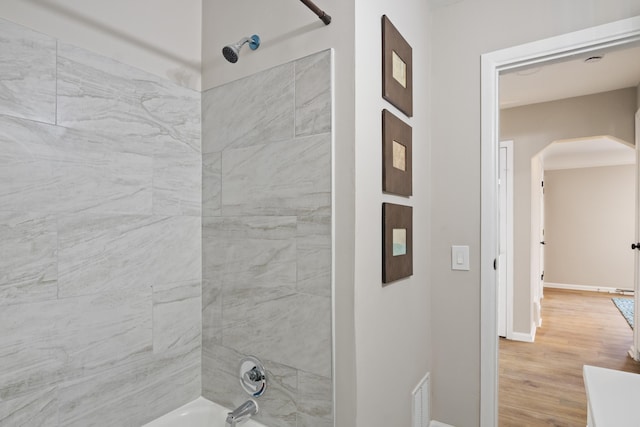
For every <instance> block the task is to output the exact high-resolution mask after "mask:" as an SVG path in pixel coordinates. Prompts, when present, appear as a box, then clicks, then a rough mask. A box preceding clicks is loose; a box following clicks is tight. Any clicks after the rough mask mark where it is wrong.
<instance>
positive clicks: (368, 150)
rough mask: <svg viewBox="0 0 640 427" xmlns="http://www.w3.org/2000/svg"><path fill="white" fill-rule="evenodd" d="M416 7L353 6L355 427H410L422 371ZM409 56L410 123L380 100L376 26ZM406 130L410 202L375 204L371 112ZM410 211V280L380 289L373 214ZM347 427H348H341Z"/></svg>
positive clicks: (423, 117) (426, 363)
mask: <svg viewBox="0 0 640 427" xmlns="http://www.w3.org/2000/svg"><path fill="white" fill-rule="evenodd" d="M425 3H426V2H424V1H422V0H404V1H398V2H389V1H383V0H375V1H373V0H359V1H356V21H355V23H356V28H357V32H356V73H355V79H356V109H355V110H356V163H355V166H356V234H355V241H356V247H355V249H356V251H355V253H356V257H355V268H356V270H355V308H356V319H355V326H356V354H357V377H358V378H357V379H358V381H357V384H358V393H357V394H358V420H357V421H358V422H357V424H356V425H357V426H358V427H389V426H409V425H411V417H410V415H411V391H412V389H413V388H414V387H415V386H416V385H417V383H418V382H419V381H420V379H421V378H422V377H423V376H424V374H425V373H426V372H427V371H428V370H429V368H430V359H431V348H430V347H431V346H430V317H431V313H430V311H431V310H430V280H429V274H430V268H429V264H430V261H429V259H430V248H429V241H430V238H429V235H430V230H429V228H430V212H429V209H430V205H429V197H430V185H431V173H430V169H431V166H430V163H431V162H430V145H431V142H430V138H429V128H430V119H429V103H428V99H429V87H428V83H429V79H430V74H431V71H430V61H429V54H430V52H429V45H428V43H425V41H426V40H428V38H429V25H428V22H429V21H428V10H427V6H426V4H425ZM383 14H386V15H387V16H388V17H389V19H390V20H391V22H392V23H393V24H394V26H395V27H396V28H397V29H398V30H399V31H400V33H401V34H402V35H403V36H404V38H405V39H406V40H407V42H408V43H409V44H410V45H411V47H412V49H413V84H414V87H413V101H414V109H413V110H414V116H413V117H412V118H410V119H409V118H407V117H406V116H405V115H404V114H403V113H401V112H400V111H398V110H397V109H395V107H393V106H391V104H389V103H388V102H386V101H384V100H383V99H382V96H381V92H382V89H381V81H382V74H381V63H382V55H381V38H382V36H381V17H382V15H383ZM383 108H386V109H388V110H390V111H392V112H393V114H395V115H396V116H397V117H399V118H401V119H402V120H403V121H405V122H406V123H408V124H409V125H411V126H412V128H413V196H412V197H411V198H409V199H407V198H404V197H398V196H391V195H383V194H382V189H381V182H382V171H381V166H380V165H381V164H382V150H381V134H382V129H381V111H382V109H383ZM382 202H392V203H397V204H402V205H409V206H413V251H414V253H413V276H412V277H411V278H408V279H403V280H400V281H398V282H394V283H391V284H387V285H386V286H384V287H383V286H382V284H381V274H382V271H381V252H382V246H381V241H382V235H381V218H380V212H381V205H382ZM345 427H349V426H345Z"/></svg>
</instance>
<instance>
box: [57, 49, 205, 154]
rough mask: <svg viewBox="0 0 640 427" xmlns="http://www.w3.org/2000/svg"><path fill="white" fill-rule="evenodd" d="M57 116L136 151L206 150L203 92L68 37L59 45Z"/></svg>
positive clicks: (78, 127) (60, 123) (71, 125)
mask: <svg viewBox="0 0 640 427" xmlns="http://www.w3.org/2000/svg"><path fill="white" fill-rule="evenodd" d="M57 120H58V121H57V123H58V124H59V125H61V126H66V127H71V128H76V129H88V130H91V131H92V132H96V133H100V134H104V135H110V136H111V137H113V138H115V139H117V140H119V143H120V144H122V143H126V144H127V145H130V146H132V147H131V149H132V150H135V151H136V152H141V153H146V154H149V153H157V152H161V153H166V152H195V153H199V152H200V147H201V143H200V94H199V93H198V92H196V91H193V90H189V89H185V88H182V87H180V86H178V85H176V84H174V83H171V82H169V81H168V80H163V79H161V78H159V77H156V76H154V75H152V74H149V73H147V72H144V71H141V70H138V69H136V68H133V67H130V66H128V65H124V64H121V63H119V62H117V61H114V60H112V59H109V58H106V57H103V56H100V55H97V54H94V53H92V52H89V51H86V50H84V49H80V48H77V47H74V46H71V45H68V44H66V43H59V46H58V109H57Z"/></svg>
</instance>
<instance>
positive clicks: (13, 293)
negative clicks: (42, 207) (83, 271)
mask: <svg viewBox="0 0 640 427" xmlns="http://www.w3.org/2000/svg"><path fill="white" fill-rule="evenodd" d="M0 185H2V184H0ZM57 247H58V235H57V231H56V219H55V217H53V216H46V215H38V214H29V213H18V212H2V211H0V306H1V305H4V304H16V303H21V302H27V301H31V302H35V301H41V300H47V299H55V298H57V294H58V282H57V278H58V264H57Z"/></svg>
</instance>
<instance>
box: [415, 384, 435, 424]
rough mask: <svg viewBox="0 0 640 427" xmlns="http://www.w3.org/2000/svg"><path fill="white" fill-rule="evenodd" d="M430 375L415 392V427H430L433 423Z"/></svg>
mask: <svg viewBox="0 0 640 427" xmlns="http://www.w3.org/2000/svg"><path fill="white" fill-rule="evenodd" d="M430 396H431V395H430V381H429V374H428V373H427V375H425V376H424V378H422V380H420V383H418V385H417V386H416V388H415V389H414V390H413V393H412V397H413V405H412V407H413V424H412V426H413V427H429V423H430V421H431V413H430V412H431V408H430V404H429V403H430V401H431V399H430Z"/></svg>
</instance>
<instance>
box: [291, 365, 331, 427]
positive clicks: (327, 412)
mask: <svg viewBox="0 0 640 427" xmlns="http://www.w3.org/2000/svg"><path fill="white" fill-rule="evenodd" d="M296 408H297V411H298V427H333V409H332V408H333V385H332V381H331V379H330V378H326V377H321V376H318V375H314V374H310V373H308V372H305V371H298V393H297V395H296Z"/></svg>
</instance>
